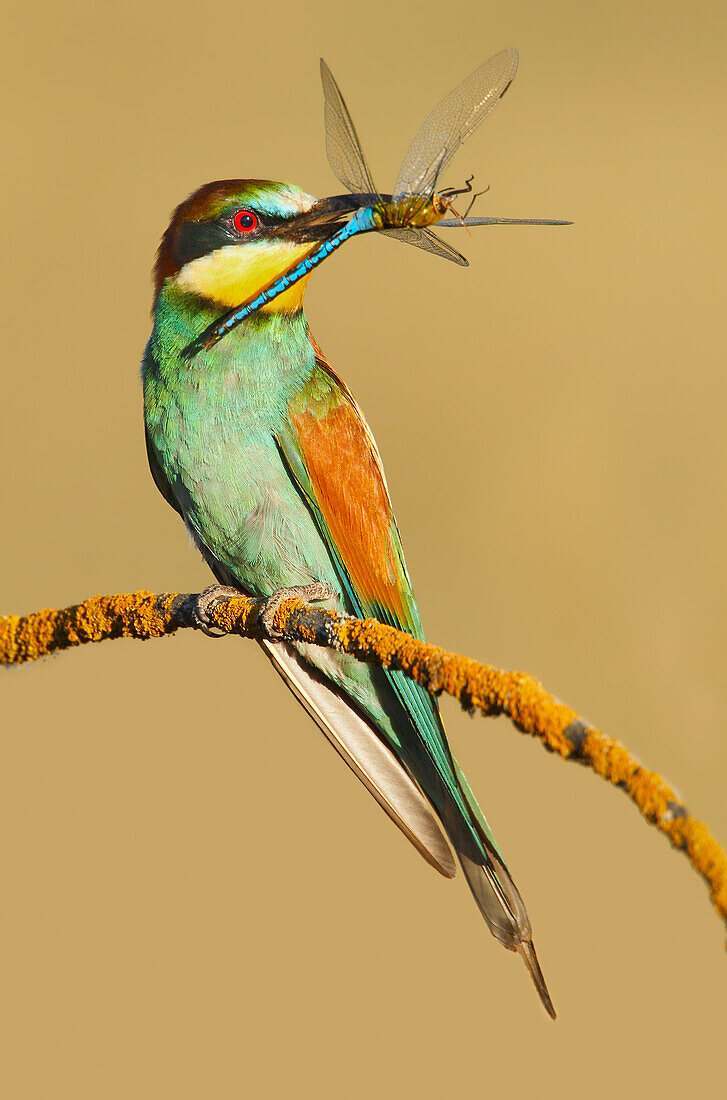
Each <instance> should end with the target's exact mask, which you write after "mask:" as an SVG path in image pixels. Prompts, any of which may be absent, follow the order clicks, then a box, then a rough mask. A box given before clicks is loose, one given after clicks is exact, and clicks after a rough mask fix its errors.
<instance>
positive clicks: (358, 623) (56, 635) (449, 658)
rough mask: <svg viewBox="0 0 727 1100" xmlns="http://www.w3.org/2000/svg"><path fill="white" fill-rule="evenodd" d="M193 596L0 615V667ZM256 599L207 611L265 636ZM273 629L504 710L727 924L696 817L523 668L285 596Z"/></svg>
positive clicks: (168, 630) (720, 881)
mask: <svg viewBox="0 0 727 1100" xmlns="http://www.w3.org/2000/svg"><path fill="white" fill-rule="evenodd" d="M197 598H198V597H197V594H184V593H182V594H180V593H176V592H166V593H163V594H161V595H156V594H155V593H153V592H144V591H141V592H133V593H129V594H125V595H115V596H95V597H93V598H92V599H89V600H85V601H84V602H83V603H80V604H76V605H74V606H73V607H67V608H63V609H61V610H55V611H54V610H44V611H37V612H34V613H33V614H31V615H26V616H23V617H21V616H17V615H9V616H6V617H0V665H18V664H23V663H25V662H27V661H33V660H36V659H37V658H39V657H43V656H46V655H47V654H49V653H54V652H57V651H59V650H62V649H69V648H71V647H73V646H78V645H83V644H84V643H86V642H101V641H104V640H105V639H106V638H138V639H141V640H145V639H150V638H160V637H162V636H163V635H165V634H173V633H175V631H177V630H179V629H183V628H188V627H195V626H196V625H197V622H196V619H195V617H194V613H193V612H194V607H195V604H196V601H197ZM263 604H264V601H262V600H257V599H252V598H248V597H246V596H239V597H234V598H230V599H225V600H223V601H221V602H220V603H218V604H217V605H216V606H215V607H213V608H212V609H211V611H210V613H209V619H210V622H211V623H213V624H214V625H215V626H216V627H218V628H219V630H221V631H222V632H224V633H229V634H239V635H242V636H243V637H247V638H260V637H263V636H264V635H265V633H266V632H265V628H264V626H263V624H262V621H261V612H262V609H263ZM273 626H274V628H275V630H276V631H277V632H278V633H279V635H280V637H281V638H282V639H283V640H285V641H288V642H313V643H314V644H316V645H321V646H326V647H328V648H329V649H336V650H338V651H340V652H342V653H349V654H351V655H352V656H354V657H357V658H358V659H359V660H362V661H369V662H371V663H373V664H378V665H381V666H383V667H384V668H396V669H400V670H401V671H402V672H403V673H404V674H405V675H407V676H409V677H411V679H412V680H416V681H417V683H419V684H421V685H422V686H423V687H424V688H426V689H427V691H429V692H431V693H432V694H433V695H440V694H441V693H442V692H446V693H447V694H448V695H451V696H453V698H455V699H457V700H458V701H459V702H460V703H461V705H462V706H463V707H464V708H465V709H466V710H468V711H479V712H480V713H481V714H484V715H485V716H492V715H498V714H506V715H507V716H508V717H509V718H510V720H511V722H512V723H513V725H514V726H515V727H516V728H517V729H519V730H520V731H521V733H526V734H529V735H530V736H532V737H537V738H538V739H539V740H540V742H541V744H542V745H543V747H544V748H546V749H548V751H550V752H554V753H557V754H558V755H559V756H560V757H561V758H562V759H564V760H573V761H575V762H576V763H579V764H583V765H585V766H586V767H589V768H591V769H592V770H593V771H595V772H596V773H597V774H598V775H600V776H602V777H603V778H604V779H606V780H608V782H609V783H612V784H613V785H614V786H616V787H619V788H621V789H622V790H623V791H625V793H626V794H627V795H628V797H629V798H630V799H631V801H632V802H633V803H634V804H635V805H636V806H637V807H638V809H639V811H640V813H641V814H642V816H643V817H644V818H645V819H646V821H648V822H649V823H650V824H652V825H655V826H656V828H657V829H659V831H660V832H662V833H663V834H664V835H665V836H666V837H668V839H669V841H670V842H671V844H672V845H673V846H674V847H675V848H677V849H679V850H680V851H683V852H684V853H685V855H686V856H687V858H688V860H689V862H690V863H691V865H692V867H693V868H694V869H695V870H696V871H698V872H699V874H700V875H702V877H703V878H704V879H705V880H706V882H707V885H708V887H709V891H710V896H711V900H712V903H713V905H714V907H715V909H716V910H717V912H718V914H719V915H720V916H721V917H722V919H723V920H724V921H725V922H726V923H727V856H726V855H725V852H724V851H723V849H722V848H721V847H720V846H719V844H718V843H717V841H716V840H715V838H714V837H713V836H712V834H711V833H710V831H709V830H708V829H707V827H706V825H704V824H703V823H702V822H701V821H698V820H697V819H696V818H694V817H693V816H692V815H691V813H690V812H689V810H688V809H687V807H686V806H685V805H684V803H683V802H682V800H681V799H680V798H679V796H678V795H677V794H676V792H675V791H674V790H672V788H671V787H669V785H668V784H667V783H666V782H665V780H664V779H663V778H662V777H661V776H660V775H658V774H657V773H656V772H652V771H649V770H648V769H646V768H644V767H643V766H642V765H641V764H640V763H639V762H638V760H636V759H635V757H633V756H632V755H631V754H630V753H629V752H628V751H627V750H626V749H625V748H624V747H623V745H621V744H619V742H618V741H614V740H613V739H612V738H610V737H607V736H606V735H605V734H604V733H601V731H600V730H598V729H596V728H595V727H594V726H591V725H589V724H588V723H587V722H585V721H584V720H583V719H582V718H579V717H578V715H577V714H576V712H575V711H574V710H572V709H571V708H570V707H568V706H566V704H565V703H562V702H560V700H558V699H556V698H555V697H554V696H552V695H550V694H549V693H548V692H547V691H546V690H545V688H543V686H542V685H541V684H540V683H538V681H537V680H535V679H533V677H532V676H528V675H527V674H526V673H524V672H504V671H501V670H500V669H496V668H493V667H492V666H490V665H482V664H479V663H478V662H477V661H473V660H472V659H471V658H469V657H461V656H459V655H458V654H455V653H448V652H446V651H445V650H444V649H441V648H440V647H439V646H435V645H430V644H429V643H427V642H421V641H419V640H418V639H416V638H412V637H411V635H409V634H406V633H404V632H402V631H400V630H395V629H394V628H393V627H389V626H384V625H382V624H381V623H379V622H376V621H375V620H373V619H352V618H348V617H346V616H343V615H338V614H336V613H335V612H332V611H326V610H321V609H320V608H316V607H313V606H311V605H307V604H304V603H303V601H302V600H299V599H289V600H285V601H284V602H283V603H281V604H280V606H279V608H278V609H277V610H276V612H275V615H274V617H273Z"/></svg>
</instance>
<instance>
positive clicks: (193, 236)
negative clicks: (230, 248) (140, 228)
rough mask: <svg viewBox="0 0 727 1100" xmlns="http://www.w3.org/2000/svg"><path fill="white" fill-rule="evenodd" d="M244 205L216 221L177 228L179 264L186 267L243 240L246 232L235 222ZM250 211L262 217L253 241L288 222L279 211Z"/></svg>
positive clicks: (175, 258) (193, 223)
mask: <svg viewBox="0 0 727 1100" xmlns="http://www.w3.org/2000/svg"><path fill="white" fill-rule="evenodd" d="M240 209H241V208H240V207H236V209H234V210H231V211H230V212H229V213H228V214H224V215H223V216H222V217H221V218H218V219H216V220H215V221H205V222H184V223H183V224H182V225H181V226H180V227H179V229H178V230H177V236H176V240H175V242H174V261H175V263H176V264H177V265H178V266H179V267H184V265H185V264H187V263H189V262H190V261H191V260H198V259H199V258H200V257H201V256H206V255H208V253H210V252H215V251H216V250H217V249H218V248H224V247H225V245H229V244H242V243H244V241H245V235H244V234H240V233H239V232H238V231H237V230H236V229H235V226H234V217H235V214H237V213H238V211H239V210H240ZM250 213H251V214H254V215H255V216H256V217H257V218H258V219H259V222H258V225H257V226H256V227H255V230H254V231H253V232H251V233H250V234H249V237H250V241H251V242H252V241H255V240H259V238H260V235H261V234H264V235H265V236H268V235H270V236H273V235H274V232H275V229H276V228H278V227H279V226H285V225H286V223H287V222H288V221H289V219H288V218H283V217H280V216H279V215H277V214H264V213H262V212H261V211H259V210H255V209H253V208H252V207H250Z"/></svg>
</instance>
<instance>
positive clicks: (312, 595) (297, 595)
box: [260, 581, 336, 642]
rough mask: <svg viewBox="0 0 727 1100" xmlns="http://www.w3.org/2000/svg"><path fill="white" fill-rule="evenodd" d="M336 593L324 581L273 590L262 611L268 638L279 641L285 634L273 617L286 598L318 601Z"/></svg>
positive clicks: (261, 614)
mask: <svg viewBox="0 0 727 1100" xmlns="http://www.w3.org/2000/svg"><path fill="white" fill-rule="evenodd" d="M335 594H336V593H335V592H334V591H333V589H332V588H331V586H330V585H329V584H324V583H323V582H322V581H314V583H313V584H297V585H294V586H293V587H291V588H279V589H278V590H277V591H276V592H273V594H272V596H268V598H267V599H266V600H265V602H264V603H263V605H262V610H261V611H260V622H261V624H262V626H263V628H264V630H265V633H266V634H267V636H268V638H270V639H271V640H272V641H274V642H279V641H280V640H281V639H282V638H283V636H284V635H283V634H282V633H281V631H279V630H278V628H277V627H276V626H275V624H274V622H273V618H274V617H275V612H276V611H277V610H278V608H279V607H280V605H281V603H284V601H285V600H292V599H300V600H304V601H305V602H306V603H317V602H318V600H331V599H333V597H334V596H335Z"/></svg>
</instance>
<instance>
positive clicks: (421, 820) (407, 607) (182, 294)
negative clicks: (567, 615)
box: [142, 179, 555, 1018]
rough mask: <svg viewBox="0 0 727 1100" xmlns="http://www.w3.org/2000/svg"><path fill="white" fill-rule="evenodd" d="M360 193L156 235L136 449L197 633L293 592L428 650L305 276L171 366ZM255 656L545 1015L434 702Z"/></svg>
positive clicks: (320, 652) (516, 899) (266, 187)
mask: <svg viewBox="0 0 727 1100" xmlns="http://www.w3.org/2000/svg"><path fill="white" fill-rule="evenodd" d="M369 199H370V196H369V197H368V198H367V196H357V195H355V194H348V195H345V196H332V197H330V198H327V199H316V198H314V197H313V196H311V195H309V194H307V193H306V192H305V191H303V190H301V189H300V188H298V187H296V186H294V185H293V184H289V183H280V182H275V181H270V180H256V179H234V180H216V181H213V182H212V183H208V184H205V185H204V186H202V187H200V188H199V189H198V190H196V191H195V192H194V193H193V194H191V195H190V196H189V197H188V198H186V199H185V200H184V201H183V202H182V203H181V204H180V205H179V206H177V208H176V209H175V211H174V212H173V215H172V218H171V221H170V224H169V226H168V228H167V229H166V231H165V232H164V234H163V237H162V239H161V244H160V246H159V250H158V253H157V258H156V264H155V268H154V301H153V307H152V321H153V324H152V332H151V336H150V338H149V341H148V344H147V346H146V349H145V352H144V357H143V362H142V384H143V393H144V416H145V428H146V444H147V453H148V458H149V465H150V469H151V473H152V476H153V478H154V481H155V483H156V485H157V487H158V489H159V491H160V492H161V494H162V496H163V497H164V498H165V499H166V500H167V502H168V503H169V504H170V505H171V506H172V508H174V509H175V510H176V511H177V512H178V513H179V515H180V516H181V517H182V519H183V521H184V523H185V525H186V527H187V530H188V531H189V533H190V535H191V538H192V540H193V542H194V544H195V545H196V546H197V548H198V549H199V551H200V552H201V554H202V556H203V558H204V560H205V561H206V562H207V564H208V566H209V567H210V569H211V571H212V574H213V575H214V577H215V580H216V586H211V587H210V588H209V589H207V590H206V593H208V594H209V600H208V601H207V603H204V602H202V603H200V607H199V614H200V617H201V620H202V623H203V624H204V620H205V616H206V614H208V612H209V608H210V606H212V604H211V603H210V602H209V601H210V600H212V601H214V599H215V598H218V596H219V593H224V592H227V591H229V590H233V591H234V592H237V593H244V594H246V595H249V596H254V597H260V598H263V599H265V600H266V601H268V607H269V608H273V607H274V606H275V605H276V601H279V600H280V599H281V598H284V597H285V596H286V595H288V594H290V593H291V592H295V593H297V594H300V595H302V596H303V597H304V598H308V599H318V600H320V601H321V604H322V606H324V607H328V608H330V609H333V610H336V611H338V612H341V613H344V614H348V615H355V616H359V617H373V618H376V619H377V620H379V621H380V622H383V623H386V624H389V625H391V626H394V627H397V628H399V629H401V630H403V631H407V632H408V633H410V634H412V635H414V636H415V637H417V638H422V637H423V632H422V623H421V618H420V615H419V611H418V608H417V603H416V600H415V597H414V591H413V587H412V583H411V580H410V577H409V573H408V570H407V566H406V562H405V558H404V551H403V548H402V542H401V537H400V534H399V529H398V527H397V523H396V519H395V517H394V512H393V509H392V504H391V500H390V496H389V491H388V488H387V483H386V478H385V475H384V470H383V465H382V461H381V457H380V455H379V451H378V448H377V446H376V442H375V440H374V436H373V434H372V432H371V430H370V428H369V426H368V424H367V422H366V420H365V418H364V415H363V413H362V411H361V409H360V408H359V406H358V404H357V402H356V400H355V399H354V397H353V395H352V394H351V392H350V390H349V389H348V387H347V386H346V384H345V382H344V381H343V380H342V379H341V377H340V376H339V375H338V374H337V373H336V372H335V371H334V369H333V367H332V366H331V365H330V364H329V363H328V361H327V359H326V358H325V356H324V354H323V352H322V350H321V348H320V347H319V345H318V343H317V342H316V340H315V338H314V337H313V335H312V333H311V331H310V328H309V325H308V321H307V318H306V315H305V312H304V309H303V301H304V296H305V291H306V286H307V283H308V281H309V278H310V273H309V274H308V275H306V276H305V277H304V278H301V279H299V280H298V281H297V282H295V283H294V284H293V285H291V286H290V287H289V288H288V289H286V290H284V291H283V292H282V293H280V294H278V296H277V297H275V298H274V299H273V300H271V301H268V302H266V303H265V304H264V305H263V306H262V307H261V308H260V309H259V310H257V311H255V312H253V313H252V314H251V315H250V316H249V317H246V319H245V320H244V321H243V322H242V323H241V324H239V325H238V326H237V327H235V328H234V329H233V330H232V331H230V332H229V333H228V334H227V335H225V336H224V338H223V339H221V340H219V342H217V343H215V344H214V345H213V346H210V347H203V348H202V349H201V350H200V351H199V352H198V353H197V354H195V355H194V356H193V357H192V358H190V357H189V356H188V355H186V354H185V349H187V348H188V347H189V346H190V344H193V343H194V341H198V340H199V338H200V336H201V334H203V333H205V331H207V330H208V329H209V328H210V326H211V325H214V324H215V322H217V321H218V320H219V318H220V317H221V316H224V315H225V314H226V313H227V312H228V311H229V310H230V309H232V308H234V307H235V306H236V305H238V304H239V303H240V302H241V301H247V300H251V299H253V298H254V297H255V295H256V294H258V293H259V292H260V291H261V290H263V289H264V288H265V287H267V286H269V285H270V284H271V283H272V282H273V281H274V280H275V279H277V278H279V277H280V275H281V274H282V273H284V272H285V271H286V270H289V269H290V267H291V265H294V264H298V263H300V262H301V260H303V259H304V258H305V257H306V256H309V255H311V254H312V253H313V251H314V250H315V249H318V248H320V246H321V242H323V241H325V240H327V239H329V238H330V237H331V236H332V235H333V234H334V233H335V232H337V231H338V230H339V229H340V227H341V224H342V223H343V222H344V220H345V218H347V217H349V216H351V215H353V214H355V212H356V211H357V210H359V209H360V208H361V207H362V206H363V205H364V204H365V202H367V201H369ZM203 596H204V594H203ZM267 621H268V623H269V624H270V622H271V619H270V618H269V617H268V620H267ZM259 644H260V645H261V646H262V649H263V651H264V652H265V655H266V656H267V658H268V659H269V660H270V661H271V663H272V665H273V667H274V668H275V670H276V671H277V672H278V673H279V675H280V676H281V677H282V679H283V680H284V681H285V683H286V685H287V686H288V687H289V688H290V690H291V691H292V692H293V694H294V695H295V697H296V698H297V699H298V700H299V701H300V703H302V705H303V706H304V707H305V709H306V710H307V711H308V712H309V714H310V715H311V717H312V718H313V720H314V721H315V722H316V724H317V725H318V726H319V728H320V729H321V730H322V732H323V733H324V734H325V736H326V737H327V738H328V740H329V741H330V742H331V744H332V745H333V746H334V748H335V749H336V750H337V751H338V753H339V754H340V755H341V756H342V758H343V759H344V760H345V762H346V763H347V764H348V765H349V767H350V768H351V769H352V770H353V771H354V773H355V774H356V775H357V776H358V778H359V779H360V780H361V781H362V782H363V784H364V785H365V786H366V787H367V789H368V790H369V791H370V793H371V794H372V795H373V796H374V798H375V799H376V800H377V802H378V803H379V805H380V806H381V807H382V808H383V809H384V811H385V812H386V813H387V814H388V816H389V817H390V818H391V819H392V821H393V822H394V823H395V824H396V825H397V826H398V827H399V829H400V830H401V831H402V832H403V833H404V835H405V836H406V837H407V838H408V840H409V841H410V842H411V843H412V844H413V846H414V847H415V848H416V849H417V850H418V851H419V853H420V854H421V855H422V856H423V857H424V859H425V860H426V861H427V862H428V863H429V864H430V865H431V866H433V867H434V868H435V869H436V870H437V871H438V872H439V873H440V874H441V875H443V876H444V877H445V878H453V877H454V876H455V874H456V871H457V864H459V866H460V867H461V869H462V871H463V873H464V877H465V879H466V881H467V883H468V885H469V888H470V890H471V892H472V895H473V897H474V900H475V902H476V904H477V906H478V908H479V910H480V912H481V914H482V916H483V917H484V919H485V921H486V923H487V925H488V926H489V928H490V930H491V932H492V933H493V935H494V936H495V938H496V939H497V940H498V941H499V942H500V943H501V944H502V945H503V946H504V947H505V948H507V949H508V950H510V951H514V952H517V953H518V954H519V955H520V956H521V958H522V959H523V960H524V962H525V965H526V967H527V969H528V971H529V973H530V975H531V977H532V980H533V982H534V984H535V987H536V989H537V992H538V994H539V996H540V999H541V1001H542V1004H543V1006H544V1008H545V1009H546V1011H547V1012H548V1014H549V1015H550V1016H551V1017H552V1018H555V1009H554V1007H553V1002H552V1000H551V997H550V994H549V992H548V988H547V986H546V983H545V979H544V977H543V974H542V971H541V968H540V965H539V962H538V958H537V955H536V952H535V947H534V945H533V937H532V929H531V924H530V920H529V917H528V913H527V910H526V908H525V904H524V902H523V900H522V897H521V895H520V893H519V891H518V889H517V887H516V886H515V883H514V882H513V879H512V877H511V875H510V873H509V871H508V869H507V866H506V864H505V860H504V858H503V856H502V854H501V852H500V849H499V848H498V846H497V844H496V842H495V839H494V837H493V834H492V831H491V829H490V827H489V825H488V823H487V820H486V818H485V816H484V814H483V813H482V810H481V809H480V807H479V805H478V803H477V800H476V798H475V796H474V794H473V792H472V789H471V787H470V785H469V783H468V781H467V778H466V776H465V775H464V772H463V771H462V769H461V768H460V766H459V764H458V762H457V760H456V759H455V757H454V755H453V753H452V750H451V748H450V746H449V743H448V741H447V737H446V733H445V730H444V726H443V724H442V719H441V716H440V712H439V706H438V703H437V701H436V699H435V698H434V697H433V696H432V695H430V694H429V693H428V692H427V691H426V690H425V689H424V688H423V687H421V686H420V685H418V684H416V683H415V682H413V681H412V680H410V679H408V678H406V677H405V676H404V675H403V674H402V673H401V672H399V671H396V670H391V669H381V668H377V667H374V666H372V665H368V664H364V663H362V662H359V661H357V660H355V659H354V658H352V657H350V656H349V655H346V654H343V653H340V652H334V651H332V650H330V649H326V648H323V647H320V646H315V645H312V644H308V643H305V644H304V643H296V644H291V643H289V642H286V641H284V640H282V639H280V638H279V637H278V638H276V637H275V635H274V632H273V630H272V627H271V628H270V630H269V632H268V634H267V636H265V637H263V638H262V639H261V640H260V642H259Z"/></svg>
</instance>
